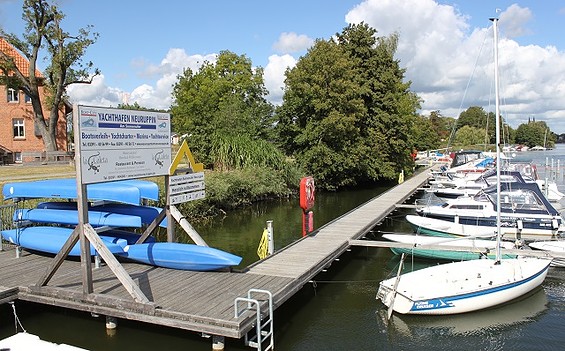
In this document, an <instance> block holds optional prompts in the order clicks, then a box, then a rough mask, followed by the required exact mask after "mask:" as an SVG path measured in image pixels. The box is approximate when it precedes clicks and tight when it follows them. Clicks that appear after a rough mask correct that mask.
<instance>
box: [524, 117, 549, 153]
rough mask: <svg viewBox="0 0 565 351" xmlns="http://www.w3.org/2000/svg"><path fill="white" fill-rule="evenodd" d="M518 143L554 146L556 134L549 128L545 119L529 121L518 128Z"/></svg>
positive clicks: (532, 145)
mask: <svg viewBox="0 0 565 351" xmlns="http://www.w3.org/2000/svg"><path fill="white" fill-rule="evenodd" d="M515 138H516V143H518V144H524V145H527V146H528V147H534V146H545V147H554V146H555V139H554V134H553V133H552V132H551V131H550V130H549V127H548V126H547V124H546V123H545V122H543V121H541V122H536V121H533V122H532V121H528V123H523V124H520V125H519V126H518V128H517V129H516V137H515Z"/></svg>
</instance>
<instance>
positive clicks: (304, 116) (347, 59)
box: [277, 23, 419, 190]
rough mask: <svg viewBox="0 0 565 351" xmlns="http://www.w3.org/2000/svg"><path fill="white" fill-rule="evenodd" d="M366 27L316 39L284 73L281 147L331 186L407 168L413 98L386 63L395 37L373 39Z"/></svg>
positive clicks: (393, 64) (415, 102)
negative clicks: (329, 38) (332, 37)
mask: <svg viewBox="0 0 565 351" xmlns="http://www.w3.org/2000/svg"><path fill="white" fill-rule="evenodd" d="M375 34H376V31H375V30H374V29H372V28H370V27H369V26H368V25H366V24H363V23H361V24H358V25H350V26H348V27H346V28H345V29H344V30H343V32H342V33H341V34H337V35H336V38H337V39H336V40H333V39H332V40H327V41H326V40H317V41H316V43H315V44H314V46H313V47H312V48H310V49H309V50H308V53H307V54H306V55H305V56H303V57H302V58H301V59H300V60H299V61H298V63H297V64H296V66H295V67H294V68H293V69H291V70H289V71H287V72H286V90H285V94H284V97H283V105H282V106H281V107H280V108H279V109H278V110H277V119H278V124H277V133H278V136H279V142H280V143H281V146H282V147H283V149H284V150H285V151H286V152H287V153H288V154H290V155H292V156H294V157H296V159H297V161H298V162H299V164H300V165H301V166H302V167H303V168H304V169H305V170H306V171H307V172H308V173H309V174H312V175H313V176H314V178H315V179H316V184H317V186H318V187H319V188H323V189H329V190H334V189H338V188H340V187H343V186H353V185H356V184H359V183H360V182H364V181H368V180H371V181H374V180H378V179H380V178H383V177H384V178H388V179H392V178H396V177H397V175H398V172H399V171H400V170H402V169H407V168H411V164H412V161H411V159H410V151H411V147H412V146H411V145H410V143H411V141H410V134H411V131H412V128H413V124H414V119H415V118H416V114H415V111H416V109H417V107H418V106H419V100H418V98H417V97H416V96H415V95H414V94H413V93H411V92H410V91H409V90H408V89H409V86H410V83H404V82H402V79H403V75H404V70H402V69H400V68H399V64H398V61H396V60H394V52H395V50H396V43H397V37H396V35H392V36H390V37H388V38H375Z"/></svg>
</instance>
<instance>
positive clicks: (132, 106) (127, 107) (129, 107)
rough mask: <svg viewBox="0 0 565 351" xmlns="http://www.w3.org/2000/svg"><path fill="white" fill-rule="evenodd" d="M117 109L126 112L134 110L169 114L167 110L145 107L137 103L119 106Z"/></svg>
mask: <svg viewBox="0 0 565 351" xmlns="http://www.w3.org/2000/svg"><path fill="white" fill-rule="evenodd" d="M117 108H119V109H124V110H134V111H152V112H167V111H166V110H160V109H155V108H148V107H143V106H141V105H139V104H138V103H137V101H136V102H134V103H133V104H118V106H117Z"/></svg>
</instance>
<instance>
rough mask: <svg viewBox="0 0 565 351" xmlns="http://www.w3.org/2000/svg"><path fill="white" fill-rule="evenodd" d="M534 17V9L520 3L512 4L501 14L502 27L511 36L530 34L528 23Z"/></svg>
mask: <svg viewBox="0 0 565 351" xmlns="http://www.w3.org/2000/svg"><path fill="white" fill-rule="evenodd" d="M531 19H532V11H530V9H528V8H525V7H520V5H518V4H512V5H510V7H508V9H506V11H504V12H503V13H501V14H500V27H501V29H504V34H505V35H506V36H507V37H509V38H516V37H520V36H522V35H525V34H529V33H530V30H529V29H527V27H526V25H527V23H528V22H529V21H530V20H531Z"/></svg>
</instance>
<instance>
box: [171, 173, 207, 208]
mask: <svg viewBox="0 0 565 351" xmlns="http://www.w3.org/2000/svg"><path fill="white" fill-rule="evenodd" d="M204 189H205V184H204V172H198V173H189V174H180V175H173V176H171V177H170V178H169V199H170V204H171V205H175V204H180V203H183V202H187V201H192V200H198V199H203V198H204V197H205V195H206V193H205V191H204Z"/></svg>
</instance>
